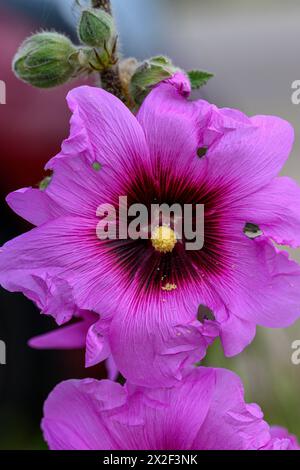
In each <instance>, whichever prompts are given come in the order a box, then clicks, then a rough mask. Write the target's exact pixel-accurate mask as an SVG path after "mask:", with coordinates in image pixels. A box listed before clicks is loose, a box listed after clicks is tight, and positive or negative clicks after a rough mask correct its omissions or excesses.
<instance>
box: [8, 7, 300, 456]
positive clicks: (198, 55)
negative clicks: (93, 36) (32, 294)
mask: <svg viewBox="0 0 300 470" xmlns="http://www.w3.org/2000/svg"><path fill="white" fill-rule="evenodd" d="M78 3H80V4H81V5H82V6H84V5H85V4H86V2H85V1H84V0H81V1H80V2H76V1H74V0H0V44H1V54H0V80H4V81H5V83H6V85H7V97H6V99H7V104H6V105H0V200H1V205H0V211H1V222H2V223H1V229H0V238H1V240H0V241H1V244H2V243H4V242H5V241H6V240H8V239H10V238H12V237H14V236H16V235H18V234H19V233H22V232H24V231H25V230H28V229H29V228H30V227H29V225H26V224H25V223H24V222H23V221H22V220H21V219H19V218H18V217H17V216H15V215H14V214H13V213H12V212H11V211H10V210H9V208H8V207H7V206H6V204H5V202H4V197H5V196H6V194H7V193H8V192H10V191H12V190H15V189H17V188H20V187H24V186H30V185H32V186H35V185H37V184H38V182H39V181H40V180H41V179H42V178H43V166H44V164H45V162H46V161H47V160H48V159H49V158H50V157H52V156H53V155H55V154H56V153H57V152H58V151H59V149H60V144H61V141H62V139H63V138H64V137H66V136H67V134H68V120H69V112H68V110H67V107H66V104H65V95H66V92H67V90H68V88H70V86H74V83H72V84H71V85H69V86H64V87H60V88H57V89H55V90H50V91H49V90H48V91H41V90H38V89H33V88H30V87H29V86H27V85H25V84H23V83H21V82H19V81H18V80H16V78H15V77H14V76H13V74H12V72H11V60H12V57H13V55H14V53H15V51H16V49H17V47H18V46H19V44H20V43H21V41H23V40H24V38H26V37H27V36H28V35H30V34H31V33H33V32H36V31H37V30H41V29H45V28H47V29H54V28H55V29H56V30H58V31H60V32H66V33H67V34H68V35H69V36H70V37H72V38H73V39H74V38H75V37H76V35H75V25H76V18H77V17H78V15H79V12H80V6H79V5H78ZM112 4H113V9H114V13H115V16H116V19H117V23H118V27H119V31H120V38H121V45H122V51H123V52H124V54H125V55H126V56H135V57H137V58H138V59H144V58H146V57H149V56H151V55H154V54H158V53H164V54H166V55H169V56H170V57H172V59H173V61H174V62H175V63H176V64H177V65H178V66H181V67H182V68H185V69H187V70H190V69H192V68H200V69H204V70H208V71H210V72H213V73H214V74H215V78H214V79H212V80H211V81H210V82H209V83H208V85H207V86H205V87H204V88H203V89H202V90H201V92H200V93H198V94H195V97H197V96H198V97H201V98H204V99H207V100H208V101H211V102H213V103H215V104H216V105H218V106H229V107H236V108H239V109H241V110H243V111H244V112H245V113H247V114H250V115H251V114H276V115H279V116H281V117H282V118H285V119H287V120H289V121H290V122H291V123H292V124H293V125H294V128H295V131H296V143H295V147H294V151H293V154H292V156H291V158H290V160H289V162H288V164H287V165H286V167H285V169H284V174H286V175H290V176H293V177H294V178H296V179H297V180H298V182H299V183H300V121H299V118H300V105H294V104H292V102H291V94H292V90H291V84H292V82H293V81H294V80H297V79H298V80H300V61H299V57H300V54H299V52H300V32H299V16H300V3H299V1H298V0H286V1H285V2H282V1H280V0H223V1H222V2H221V1H217V0H126V1H124V0H112ZM292 255H293V256H294V257H295V258H296V259H298V261H300V251H299V250H298V252H297V251H294V252H293V254H292ZM0 307H1V315H0V339H2V340H4V341H5V342H6V345H7V364H6V365H0V449H44V448H46V446H45V444H44V443H43V439H42V436H41V433H40V428H39V423H40V419H41V415H42V405H43V401H44V400H45V398H46V396H47V394H48V393H49V392H50V390H51V389H52V388H53V387H54V385H55V384H57V383H58V382H59V381H61V380H63V379H67V378H71V377H73V378H81V377H84V376H94V377H105V369H104V367H103V366H99V367H96V368H93V369H88V370H85V369H84V367H83V356H84V354H83V352H82V351H74V352H73V351H69V352H60V351H34V350H31V349H30V348H29V347H28V346H27V341H28V339H29V338H31V337H32V336H35V335H37V334H40V333H42V332H45V331H48V330H50V329H52V328H53V327H54V323H53V321H52V320H51V319H49V318H47V317H45V316H41V315H39V312H38V311H37V309H36V308H35V307H34V305H33V304H32V303H31V302H30V301H28V300H27V299H25V297H23V296H22V295H21V294H10V293H7V292H5V291H3V290H1V291H0ZM297 339H299V340H300V321H299V322H298V324H295V325H294V326H293V327H291V328H288V329H286V330H265V329H264V330H262V329H259V330H258V334H257V336H256V339H255V341H254V342H253V343H252V344H251V345H250V346H249V347H248V348H247V349H246V350H245V351H244V352H243V353H242V354H241V355H239V356H238V357H236V358H233V359H230V360H229V359H224V358H223V354H222V352H221V349H220V346H219V344H218V343H216V344H215V345H214V346H213V347H212V348H211V349H210V351H209V354H208V357H207V358H206V360H205V363H206V364H207V365H208V364H209V365H213V366H224V367H228V368H230V369H232V370H235V371H236V372H238V373H239V374H240V376H241V377H242V379H243V381H244V384H245V389H246V396H247V399H248V400H249V401H251V402H257V403H259V404H260V405H261V406H262V408H263V410H264V413H265V417H266V419H267V420H268V421H269V422H270V423H271V424H275V423H276V424H280V425H283V426H286V427H288V428H289V430H290V431H291V432H293V433H295V434H297V435H298V438H300V406H299V396H300V365H299V366H296V365H293V364H292V362H291V354H292V349H291V343H292V341H294V340H297Z"/></svg>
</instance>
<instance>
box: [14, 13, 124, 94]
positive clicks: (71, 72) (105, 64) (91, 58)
mask: <svg viewBox="0 0 300 470" xmlns="http://www.w3.org/2000/svg"><path fill="white" fill-rule="evenodd" d="M78 36H79V39H80V41H81V43H82V45H81V46H76V45H74V44H73V43H72V42H71V41H70V39H68V38H67V37H66V36H64V35H63V34H59V33H56V32H42V33H38V34H34V35H33V36H31V37H29V38H28V39H26V40H25V41H24V42H23V44H22V45H21V46H20V48H19V50H18V52H17V54H16V55H15V57H14V60H13V70H14V72H15V74H16V75H17V76H18V77H19V78H20V79H21V80H23V81H25V82H27V83H29V84H30V85H33V86H36V87H40V88H51V87H55V86H57V85H61V84H63V83H66V82H67V81H69V80H70V79H71V78H74V77H77V76H78V75H79V74H81V73H82V72H91V71H93V70H97V71H99V72H101V71H102V70H104V69H106V68H109V67H111V66H112V65H113V64H114V62H115V57H114V56H115V48H116V38H117V36H116V30H115V26H114V21H113V18H112V17H111V15H109V14H108V13H106V12H104V11H103V10H99V9H85V10H83V11H82V12H81V17H80V21H79V26H78Z"/></svg>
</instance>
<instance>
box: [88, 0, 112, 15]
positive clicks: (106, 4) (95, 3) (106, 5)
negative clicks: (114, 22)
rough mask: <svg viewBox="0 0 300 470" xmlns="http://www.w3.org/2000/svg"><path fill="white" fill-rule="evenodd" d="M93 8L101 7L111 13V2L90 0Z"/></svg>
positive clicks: (107, 0) (108, 0)
mask: <svg viewBox="0 0 300 470" xmlns="http://www.w3.org/2000/svg"><path fill="white" fill-rule="evenodd" d="M92 7H93V8H101V9H102V10H104V11H106V13H109V14H110V15H111V4H110V0H92Z"/></svg>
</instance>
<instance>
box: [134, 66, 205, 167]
mask: <svg viewBox="0 0 300 470" xmlns="http://www.w3.org/2000/svg"><path fill="white" fill-rule="evenodd" d="M189 93H190V85H189V81H188V79H187V77H186V76H185V75H184V74H183V73H177V74H175V75H174V76H173V77H172V78H170V79H167V80H164V81H163V82H160V83H159V84H158V85H157V86H156V87H154V89H153V90H152V91H151V92H150V93H149V95H148V96H147V98H146V99H145V100H144V102H143V104H142V106H141V108H140V110H139V112H138V115H137V119H138V121H139V122H140V124H141V126H142V127H143V129H144V132H145V135H146V139H147V143H148V145H149V148H150V153H151V157H152V160H153V165H154V167H155V166H159V165H164V166H166V167H168V165H170V164H171V163H172V165H173V167H175V166H176V165H183V166H184V164H188V163H189V162H191V161H192V160H195V161H197V153H196V152H197V149H198V147H199V146H200V141H201V130H202V129H203V127H204V125H205V123H206V122H207V120H208V119H209V112H210V109H211V105H209V103H206V102H204V101H203V102H201V104H200V103H198V104H197V103H195V102H192V101H187V99H186V98H187V96H188V95H189Z"/></svg>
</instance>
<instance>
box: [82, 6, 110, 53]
mask: <svg viewBox="0 0 300 470" xmlns="http://www.w3.org/2000/svg"><path fill="white" fill-rule="evenodd" d="M78 35H79V39H80V40H81V41H82V42H83V43H84V44H86V45H87V46H90V47H96V48H104V47H107V48H108V49H110V48H111V47H112V46H113V43H114V41H115V38H116V31H115V25H114V20H113V18H112V16H111V15H109V14H108V13H106V12H105V11H103V10H101V9H88V10H83V12H82V13H81V17H80V22H79V27H78Z"/></svg>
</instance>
